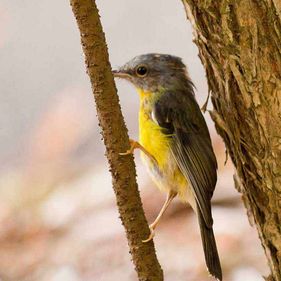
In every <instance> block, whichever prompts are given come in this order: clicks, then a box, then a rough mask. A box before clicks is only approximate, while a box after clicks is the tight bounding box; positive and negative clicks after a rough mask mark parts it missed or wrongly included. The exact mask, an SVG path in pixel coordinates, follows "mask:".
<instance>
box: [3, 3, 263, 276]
mask: <svg viewBox="0 0 281 281" xmlns="http://www.w3.org/2000/svg"><path fill="white" fill-rule="evenodd" d="M97 4H98V7H99V9H100V15H101V19H102V23H103V27H104V31H105V34H106V37H107V43H108V48H109V53H110V59H111V63H112V66H113V67H117V66H120V65H122V64H123V63H124V62H126V61H127V60H129V59H130V58H132V57H133V56H135V55H138V54H141V53H147V52H161V53H170V54H174V55H178V56H181V57H183V59H184V62H185V63H186V64H187V65H188V66H189V72H190V75H191V77H192V79H193V81H194V83H195V85H196V87H197V92H196V96H197V100H198V102H199V104H200V105H202V104H203V103H204V101H205V99H206V97H207V84H206V79H205V74H204V70H203V68H202V65H201V63H200V60H199V59H198V56H197V54H198V51H197V48H196V46H195V45H194V44H193V42H192V29H191V27H190V24H189V22H187V20H186V16H185V13H184V9H183V7H182V4H181V1H164V0H154V1H149V0H143V1H131V0H118V1H110V0H99V1H97ZM0 60H1V64H0V79H1V83H0V93H1V100H0V144H1V145H0V280H1V281H33V280H34V281H35V280H36V281H39V280H40V281H80V280H83V281H90V280H91V281H92V280H94V281H113V280H122V281H129V280H137V279H136V273H135V271H134V268H133V265H132V263H131V260H130V256H129V253H128V246H127V241H126V239H125V235H124V230H123V227H122V226H121V223H120V220H119V218H118V213H117V210H116V206H115V198H114V194H113V190H112V187H111V177H110V174H109V173H108V165H107V162H106V159H105V157H104V146H103V143H102V141H101V135H100V129H99V127H98V122H97V118H96V112H95V108H94V101H93V97H92V94H91V88H90V83H89V79H88V77H87V75H86V72H85V66H84V58H83V54H82V50H81V46H80V38H79V34H78V29H77V26H76V22H75V21H74V17H73V15H72V11H71V8H70V6H69V1H55V0H49V1H38V0H28V1H27V0H21V1H13V0H12V1H11V0H1V2H0ZM117 87H118V91H119V96H120V100H121V101H120V102H121V106H122V110H123V112H124V115H125V119H126V122H127V125H128V128H129V133H130V136H131V137H132V138H134V139H137V138H138V133H137V110H138V97H137V94H136V93H135V91H134V89H133V88H132V86H130V85H128V84H126V83H125V82H122V81H117ZM210 108H211V105H210V103H209V109H210ZM205 117H206V119H207V120H208V125H209V128H210V131H211V135H212V141H213V145H214V148H215V152H216V155H217V158H218V161H219V175H218V178H219V180H218V184H217V189H216V192H215V196H214V200H213V205H214V208H213V215H214V221H215V225H214V229H215V233H216V237H217V243H218V248H219V252H220V257H221V261H222V267H223V271H224V276H225V279H224V280H226V281H227V280H229V281H240V280H246V281H261V280H263V278H262V275H265V274H267V271H268V270H267V266H266V261H265V258H264V255H263V250H262V247H261V246H260V244H259V240H258V237H257V233H256V231H255V229H254V228H253V227H251V226H250V225H249V222H248V218H247V215H246V211H245V209H244V207H243V206H242V204H241V199H240V195H239V194H238V193H237V192H236V190H235V189H234V186H233V168H232V165H231V163H230V161H228V162H227V164H226V165H224V162H225V157H226V156H225V148H224V145H223V143H222V141H221V140H220V138H219V136H218V135H217V134H216V132H215V130H214V127H213V124H212V122H211V120H210V118H209V116H208V114H205ZM136 163H137V171H138V183H139V187H140V190H141V195H142V198H143V204H144V208H145V212H146V216H147V218H148V220H149V222H152V221H153V219H154V218H155V216H156V215H157V213H158V211H159V210H160V208H161V206H162V204H163V201H164V198H165V195H163V194H161V193H160V192H159V191H158V190H157V189H156V188H155V187H154V185H153V183H152V182H151V181H150V180H149V178H148V174H147V173H146V171H145V170H144V168H143V166H142V165H141V163H140V161H139V152H136ZM154 241H155V245H156V249H157V254H158V257H159V260H160V263H161V265H162V267H163V269H164V272H165V280H166V281H182V280H191V281H205V280H206V281H207V280H211V278H209V277H208V276H207V272H206V268H205V263H204V258H203V251H202V247H201V240H200V236H199V230H198V226H197V222H196V217H195V216H194V214H193V213H192V211H191V210H190V208H189V207H187V206H185V205H183V204H182V203H180V202H178V201H175V202H174V204H173V205H172V207H170V209H169V210H168V212H167V214H166V215H165V218H164V219H163V220H162V223H161V224H160V226H159V227H158V231H157V234H156V237H155V239H154Z"/></svg>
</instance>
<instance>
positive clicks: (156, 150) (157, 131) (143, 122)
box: [138, 90, 170, 168]
mask: <svg viewBox="0 0 281 281" xmlns="http://www.w3.org/2000/svg"><path fill="white" fill-rule="evenodd" d="M138 92H139V94H140V99H141V100H140V102H141V103H140V110H139V138H140V139H139V141H140V144H141V145H142V146H143V147H144V148H145V149H146V150H147V151H148V152H149V153H150V154H151V155H153V156H154V158H155V159H156V160H157V163H158V166H159V168H163V167H164V166H165V164H166V162H167V158H168V153H169V150H170V149H169V142H170V139H169V137H168V136H167V135H165V134H163V132H162V129H161V127H160V126H159V125H158V124H157V123H155V122H154V121H153V120H152V117H151V110H152V108H151V105H150V102H151V100H150V99H151V98H152V97H151V96H150V95H152V93H149V92H144V91H141V90H139V91H138Z"/></svg>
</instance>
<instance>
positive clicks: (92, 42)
mask: <svg viewBox="0 0 281 281" xmlns="http://www.w3.org/2000/svg"><path fill="white" fill-rule="evenodd" d="M70 4H71V6H72V11H73V13H74V16H75V18H76V21H77V25H78V27H79V30H80V35H81V44H82V47H83V51H84V54H85V64H86V67H87V73H88V75H89V77H90V80H91V84H92V89H93V94H94V98H95V102H96V108H97V113H98V119H99V122H100V126H101V128H102V136H103V140H104V143H105V146H106V156H107V159H108V162H109V166H110V171H111V174H112V180H113V188H114V191H115V195H116V200H117V205H118V210H119V213H120V218H121V221H122V223H123V225H124V227H125V230H126V235H127V240H128V244H129V248H130V253H131V255H132V260H133V262H134V264H135V269H136V271H137V274H138V278H139V280H140V281H162V280H163V272H162V269H161V267H160V265H159V263H158V260H157V257H156V254H155V249H154V244H153V242H152V241H150V242H149V243H143V242H142V240H143V239H144V238H146V237H148V236H149V233H150V231H149V228H148V224H147V221H146V218H145V216H144V212H143V209H142V204H141V199H140V196H139V191H138V188H137V184H136V171H135V165H134V162H133V157H132V155H128V156H120V155H119V153H120V152H124V151H126V150H127V149H128V148H129V139H128V134H127V128H126V126H125V124H124V119H123V116H122V113H121V110H120V106H119V100H118V96H117V93H116V88H115V84H114V80H113V76H112V73H111V67H110V63H109V58H108V51H107V46H106V43H105V36H104V33H103V30H102V26H101V22H100V18H99V14H98V10H97V7H96V4H95V1H93V0H70ZM96 188H103V187H102V186H97V187H96ZM108 270H110V268H109V269H108ZM112 278H113V279H114V276H113V277H112Z"/></svg>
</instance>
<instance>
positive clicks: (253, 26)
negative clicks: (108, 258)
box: [183, 0, 281, 281]
mask: <svg viewBox="0 0 281 281" xmlns="http://www.w3.org/2000/svg"><path fill="white" fill-rule="evenodd" d="M183 3H184V6H185V9H186V12H187V16H188V18H189V20H190V21H191V23H192V25H193V28H194V33H195V43H196V44H197V46H198V48H199V56H200V58H201V61H202V63H203V65H204V67H205V69H206V73H207V79H208V84H209V90H210V92H211V97H212V103H213V107H214V109H213V111H212V112H211V116H212V118H213V120H214V122H215V125H216V129H217V131H218V133H219V134H220V135H221V136H222V138H223V139H224V142H225V145H226V147H227V150H228V153H229V154H230V156H231V159H232V161H233V163H234V165H235V167H236V171H237V175H238V176H237V177H235V178H236V179H237V180H236V187H237V188H238V190H239V191H240V192H241V193H242V198H243V201H244V203H245V206H246V208H247V210H248V215H249V216H250V218H251V219H252V218H253V221H254V222H255V225H256V227H257V230H258V233H259V237H260V240H261V243H262V245H263V247H264V249H265V253H266V256H267V258H268V263H269V266H270V269H271V273H272V276H271V278H272V280H275V281H280V280H281V2H280V0H243V1H242V0H240V1H237V0H216V1H209V0H207V1H206V0H196V1H195V0H183ZM222 258H223V257H222ZM225 258H227V257H225Z"/></svg>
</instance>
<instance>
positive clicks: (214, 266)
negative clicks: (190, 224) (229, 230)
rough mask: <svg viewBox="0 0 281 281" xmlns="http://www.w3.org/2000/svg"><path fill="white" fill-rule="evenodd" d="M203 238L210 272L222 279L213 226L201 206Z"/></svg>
mask: <svg viewBox="0 0 281 281" xmlns="http://www.w3.org/2000/svg"><path fill="white" fill-rule="evenodd" d="M197 214H198V221H199V226H200V232H201V239H202V244H203V249H204V255H205V261H206V265H207V268H208V271H209V273H210V274H211V275H212V276H214V277H215V278H216V279H217V280H219V281H222V270H221V264H220V259H219V255H218V250H217V245H216V240H215V236H214V232H213V228H212V227H208V226H207V225H206V223H205V221H204V218H203V216H202V214H201V211H200V210H199V208H197Z"/></svg>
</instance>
